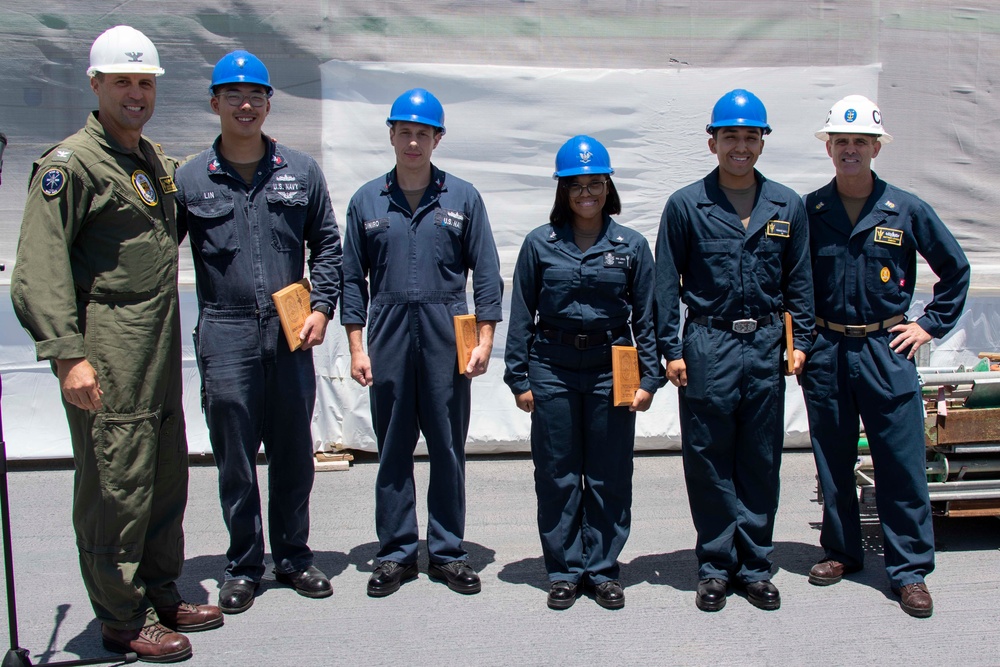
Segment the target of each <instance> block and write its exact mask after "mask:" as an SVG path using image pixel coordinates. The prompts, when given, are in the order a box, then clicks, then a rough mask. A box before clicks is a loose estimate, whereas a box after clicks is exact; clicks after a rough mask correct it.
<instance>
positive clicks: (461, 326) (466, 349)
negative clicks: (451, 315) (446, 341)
mask: <svg viewBox="0 0 1000 667" xmlns="http://www.w3.org/2000/svg"><path fill="white" fill-rule="evenodd" d="M477 345H479V327H477V326H476V316H475V315H456V316H455V350H456V351H457V352H458V372H459V374H460V375H461V374H462V373H464V372H465V369H466V368H468V367H469V360H470V359H472V350H474V349H475V347H476V346H477Z"/></svg>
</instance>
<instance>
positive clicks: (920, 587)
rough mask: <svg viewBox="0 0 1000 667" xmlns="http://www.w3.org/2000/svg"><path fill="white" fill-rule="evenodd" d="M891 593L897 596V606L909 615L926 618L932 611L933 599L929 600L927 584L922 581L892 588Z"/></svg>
mask: <svg viewBox="0 0 1000 667" xmlns="http://www.w3.org/2000/svg"><path fill="white" fill-rule="evenodd" d="M893 593H895V594H896V595H898V596H899V606H900V607H902V608H903V611H905V612H906V613H907V614H909V615H910V616H913V617H915V618H928V617H929V616H930V615H931V614H933V613H934V601H933V600H931V594H930V591H928V590H927V584H925V583H923V582H920V583H919V584H907V585H906V586H903V587H902V588H898V589H893Z"/></svg>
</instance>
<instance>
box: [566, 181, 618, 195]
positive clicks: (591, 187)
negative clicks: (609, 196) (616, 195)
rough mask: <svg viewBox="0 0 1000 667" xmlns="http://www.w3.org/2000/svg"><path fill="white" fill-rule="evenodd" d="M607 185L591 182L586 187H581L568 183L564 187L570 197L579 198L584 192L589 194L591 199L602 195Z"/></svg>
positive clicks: (606, 183)
mask: <svg viewBox="0 0 1000 667" xmlns="http://www.w3.org/2000/svg"><path fill="white" fill-rule="evenodd" d="M607 185H608V182H607V181H591V182H590V183H587V184H586V185H581V184H579V183H570V184H569V185H567V186H565V187H566V189H567V190H569V196H570V197H579V196H580V195H582V194H583V191H584V190H586V191H587V192H589V193H590V194H591V196H593V197H600V196H601V195H603V194H604V190H605V188H606V187H607Z"/></svg>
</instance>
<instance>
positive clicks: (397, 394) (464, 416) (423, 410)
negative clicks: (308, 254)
mask: <svg viewBox="0 0 1000 667" xmlns="http://www.w3.org/2000/svg"><path fill="white" fill-rule="evenodd" d="M344 244H345V246H344V296H343V307H342V308H341V313H340V316H341V323H342V324H344V325H348V324H360V325H364V324H365V323H366V322H367V324H368V356H369V358H370V359H371V371H372V380H373V384H372V387H371V390H370V398H371V411H372V424H373V426H374V428H375V438H376V441H377V445H378V451H379V470H378V476H377V479H376V482H375V527H376V532H377V533H378V539H379V551H378V555H377V560H378V562H380V563H381V562H382V561H394V562H397V563H405V564H409V563H414V562H416V560H417V543H418V539H419V531H418V526H417V515H416V495H415V490H414V483H413V451H414V448H415V447H416V445H417V437H418V435H419V433H420V432H423V434H424V438H425V440H426V443H427V451H428V454H429V456H430V482H429V488H428V491H427V514H428V526H427V548H428V551H429V552H430V560H431V562H434V563H447V562H450V561H453V560H464V559H466V558H467V556H468V554H467V553H466V551H465V549H464V548H463V546H462V540H463V538H464V534H465V438H466V436H467V435H468V431H469V411H470V403H471V381H470V380H469V379H468V378H467V377H465V376H464V375H461V374H460V373H459V372H458V363H457V361H456V356H455V327H454V320H453V318H454V316H455V315H464V314H466V313H468V304H467V302H466V291H465V290H466V282H467V278H468V273H469V271H470V270H471V271H472V272H473V275H472V286H473V292H474V297H473V298H474V301H475V310H476V317H477V318H478V319H479V320H480V321H499V320H500V319H501V318H502V306H501V297H502V295H503V280H502V279H501V277H500V259H499V255H498V254H497V249H496V244H495V243H494V241H493V232H492V230H491V229H490V223H489V218H488V217H487V215H486V207H485V206H484V204H483V200H482V197H480V195H479V192H477V191H476V189H475V188H474V187H473V186H472V185H471V184H470V183H467V182H466V181H463V180H461V179H459V178H456V177H454V176H452V175H451V174H446V173H445V172H443V171H441V170H440V169H437V168H436V167H434V166H433V165H432V174H431V182H430V185H429V186H428V187H427V189H426V191H425V192H424V195H423V199H422V200H421V201H420V204H419V205H418V206H417V209H416V210H415V211H413V212H411V211H410V206H409V204H408V203H407V201H406V197H405V195H404V194H403V191H402V190H401V189H400V188H399V186H398V184H397V183H396V171H395V169H393V170H392V171H390V172H389V173H388V174H386V175H385V176H384V177H380V178H377V179H375V180H373V181H371V182H369V183H367V184H365V185H363V186H362V187H361V188H360V189H359V190H358V191H357V193H356V194H355V195H354V197H352V198H351V203H350V205H349V207H348V210H347V226H346V231H345V241H344Z"/></svg>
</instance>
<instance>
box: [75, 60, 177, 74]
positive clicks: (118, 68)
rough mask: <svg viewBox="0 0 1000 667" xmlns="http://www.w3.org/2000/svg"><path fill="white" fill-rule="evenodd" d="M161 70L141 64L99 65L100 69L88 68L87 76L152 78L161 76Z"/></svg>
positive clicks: (160, 68)
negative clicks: (119, 75)
mask: <svg viewBox="0 0 1000 667" xmlns="http://www.w3.org/2000/svg"><path fill="white" fill-rule="evenodd" d="M163 72H164V70H163V68H162V67H156V66H153V65H143V64H141V63H139V64H137V63H129V64H127V65H126V64H123V65H101V66H100V67H88V68H87V76H91V77H92V76H94V75H95V74H98V73H101V74H152V75H153V76H162V75H163Z"/></svg>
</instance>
